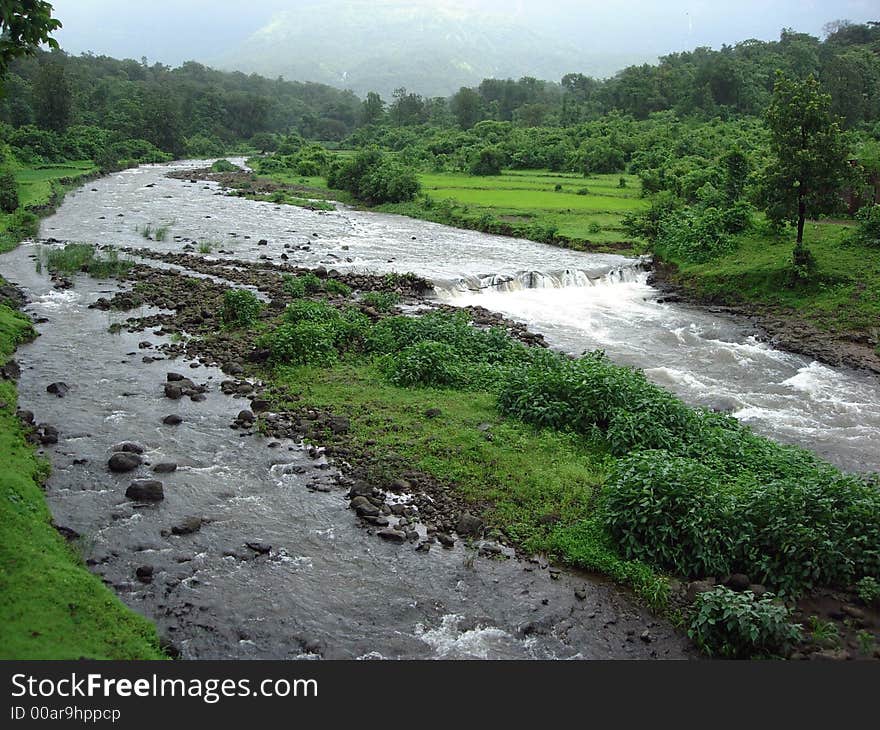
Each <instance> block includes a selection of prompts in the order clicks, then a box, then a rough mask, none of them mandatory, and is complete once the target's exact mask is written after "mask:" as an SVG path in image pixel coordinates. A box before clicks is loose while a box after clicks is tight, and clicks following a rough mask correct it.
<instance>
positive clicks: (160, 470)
mask: <svg viewBox="0 0 880 730" xmlns="http://www.w3.org/2000/svg"><path fill="white" fill-rule="evenodd" d="M153 471H154V472H156V474H171V473H173V472H176V471H177V464H175V463H173V462H170V461H168V462H162V463H161V464H156V466H154V467H153Z"/></svg>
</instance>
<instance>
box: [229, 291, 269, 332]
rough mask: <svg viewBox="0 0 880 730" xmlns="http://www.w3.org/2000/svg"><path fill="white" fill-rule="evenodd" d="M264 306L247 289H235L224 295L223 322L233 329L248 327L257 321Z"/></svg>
mask: <svg viewBox="0 0 880 730" xmlns="http://www.w3.org/2000/svg"><path fill="white" fill-rule="evenodd" d="M262 310H263V304H262V302H260V300H259V299H258V298H257V295H256V294H254V293H253V292H251V291H248V290H247V289H233V290H232V291H228V292H226V294H224V295H223V313H222V316H223V321H224V322H225V323H226V324H227V325H230V326H233V327H248V326H250V325H252V324H253V323H254V322H256V321H257V318H258V317H259V316H260V312H261V311H262Z"/></svg>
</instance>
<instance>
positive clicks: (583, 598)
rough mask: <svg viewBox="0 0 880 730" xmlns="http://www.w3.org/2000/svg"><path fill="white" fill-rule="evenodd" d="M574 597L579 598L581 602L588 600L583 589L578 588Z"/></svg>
mask: <svg viewBox="0 0 880 730" xmlns="http://www.w3.org/2000/svg"><path fill="white" fill-rule="evenodd" d="M574 597H575V598H577V599H578V600H579V601H586V600H587V591H586V590H585V589H583V588H578V589H577V590H576V591H575V592H574Z"/></svg>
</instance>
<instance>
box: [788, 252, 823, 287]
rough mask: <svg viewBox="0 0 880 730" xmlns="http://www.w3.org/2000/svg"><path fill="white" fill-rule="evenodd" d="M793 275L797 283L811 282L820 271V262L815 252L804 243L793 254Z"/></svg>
mask: <svg viewBox="0 0 880 730" xmlns="http://www.w3.org/2000/svg"><path fill="white" fill-rule="evenodd" d="M791 266H792V268H791V273H792V276H793V277H794V279H795V280H797V281H811V280H812V279H814V278H815V276H816V273H817V272H818V271H819V262H818V261H816V257H815V256H814V255H813V252H812V251H810V249H808V248H807V247H806V246H805V245H804V244H803V243H799V244H797V245H796V246H795V247H794V251H793V252H792V254H791Z"/></svg>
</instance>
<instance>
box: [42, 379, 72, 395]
mask: <svg viewBox="0 0 880 730" xmlns="http://www.w3.org/2000/svg"><path fill="white" fill-rule="evenodd" d="M46 392H47V393H52V394H53V395H57V396H58V397H59V398H63V397H64V396H66V395H67V394H68V393H69V392H70V386H69V385H68V384H67V383H61V382H59V383H52V384H50V385H47V386H46Z"/></svg>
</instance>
